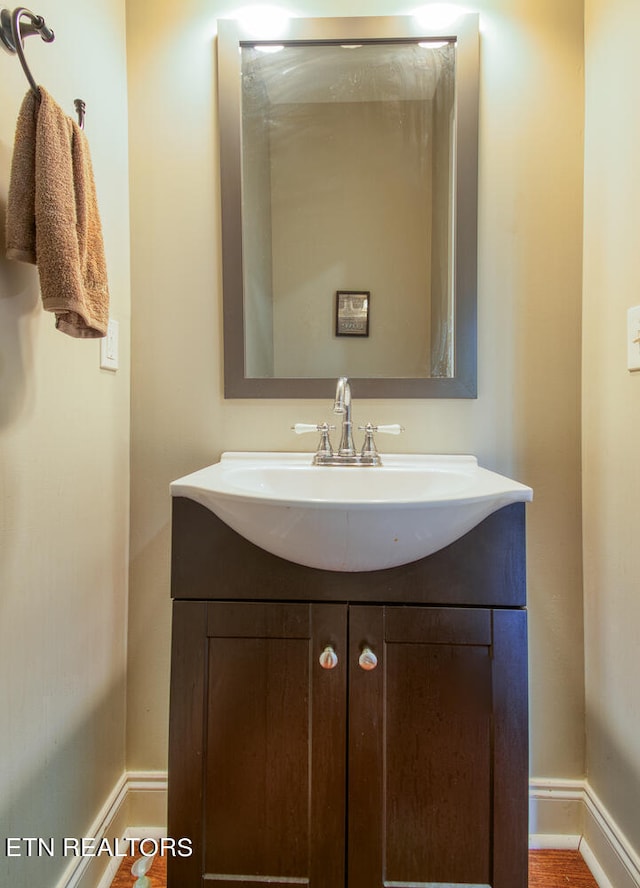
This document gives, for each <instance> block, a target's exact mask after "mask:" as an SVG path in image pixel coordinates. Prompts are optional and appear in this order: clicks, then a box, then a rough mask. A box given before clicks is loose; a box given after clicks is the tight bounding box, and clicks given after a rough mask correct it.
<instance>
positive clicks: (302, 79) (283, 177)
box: [218, 15, 478, 398]
mask: <svg viewBox="0 0 640 888" xmlns="http://www.w3.org/2000/svg"><path fill="white" fill-rule="evenodd" d="M269 36H270V37H271V39H265V38H264V37H263V38H262V39H261V38H260V34H252V33H250V26H247V25H243V24H242V23H241V22H240V21H237V20H223V21H219V22H218V76H219V108H220V158H221V190H222V258H223V298H224V350H225V362H224V364H225V396H226V397H230V398H243V397H247V398H254V397H270V398H280V397H289V398H313V397H327V396H330V395H331V393H332V387H333V385H334V382H335V378H336V377H338V376H349V377H351V378H352V380H353V385H354V390H355V392H356V394H357V396H358V397H381V398H383V397H403V398H411V397H416V398H431V397H442V398H473V397H475V396H476V239H477V128H478V17H477V15H472V16H462V17H460V18H459V19H457V20H456V21H455V23H454V25H453V26H449V27H448V28H446V29H432V28H424V27H421V26H420V25H419V24H418V23H417V21H416V20H415V19H414V18H413V17H393V18H368V17H367V18H337V19H332V18H322V19H288V20H287V22H286V25H284V32H283V33H282V35H278V36H277V37H272V36H271V35H269Z"/></svg>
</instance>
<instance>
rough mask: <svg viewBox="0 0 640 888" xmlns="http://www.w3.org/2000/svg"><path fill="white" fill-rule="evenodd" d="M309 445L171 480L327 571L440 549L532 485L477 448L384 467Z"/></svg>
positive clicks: (267, 541)
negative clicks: (314, 450) (342, 461)
mask: <svg viewBox="0 0 640 888" xmlns="http://www.w3.org/2000/svg"><path fill="white" fill-rule="evenodd" d="M311 459H312V455H311V454H309V453H223V454H222V458H221V460H220V462H219V463H215V464H214V465H212V466H208V467H207V468H206V469H201V470H200V471H198V472H194V473H193V474H191V475H186V476H185V477H184V478H180V479H178V480H177V481H174V482H173V483H172V484H171V494H172V495H173V496H184V497H188V498H189V499H192V500H195V501H196V502H197V503H200V504H201V505H203V506H206V508H207V509H210V510H211V511H212V512H213V513H214V514H216V515H217V516H218V518H221V519H222V521H224V522H225V524H228V525H229V527H231V528H233V530H235V531H237V532H238V533H239V534H240V535H241V536H243V537H245V539H247V540H250V541H251V542H252V543H255V544H256V545H257V546H260V547H261V548H262V549H266V550H267V552H272V553H273V554H274V555H279V556H280V557H281V558H286V559H287V560H288V561H294V562H297V563H298V564H304V565H306V566H307V567H317V568H321V569H323V570H338V571H363V570H381V569H383V568H387V567H396V566H397V565H399V564H407V563H408V562H410V561H416V560H417V559H419V558H424V557H425V556H426V555H431V554H432V553H433V552H437V550H438V549H442V548H443V547H444V546H447V545H449V543H452V542H454V540H457V539H458V538H459V537H461V536H463V535H464V534H465V533H467V532H468V531H469V530H471V528H473V527H475V525H476V524H479V523H480V522H481V521H482V520H483V519H484V518H486V517H487V515H490V514H491V513H492V512H495V511H496V510H497V509H500V508H502V506H506V505H508V504H509V503H514V502H524V501H527V500H531V499H532V497H533V491H532V490H531V488H530V487H526V486H525V485H524V484H519V483H518V482H517V481H512V480H510V479H509V478H505V477H504V476H503V475H498V474H496V473H495V472H490V471H488V470H487V469H482V468H480V466H478V461H477V460H476V458H475V457H473V456H433V455H427V454H402V455H401V454H385V455H384V456H383V461H384V465H383V466H379V467H368V466H367V467H353V466H349V467H345V466H337V467H336V466H312V465H311Z"/></svg>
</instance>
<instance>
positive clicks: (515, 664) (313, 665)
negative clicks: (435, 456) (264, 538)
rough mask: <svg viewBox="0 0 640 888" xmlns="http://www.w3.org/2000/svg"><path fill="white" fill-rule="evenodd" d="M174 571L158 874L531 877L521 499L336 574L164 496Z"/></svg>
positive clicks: (328, 881) (504, 884)
mask: <svg viewBox="0 0 640 888" xmlns="http://www.w3.org/2000/svg"><path fill="white" fill-rule="evenodd" d="M172 583H173V595H174V599H175V600H174V616H173V620H174V622H173V642H172V680H171V723H170V756H169V824H168V826H169V835H170V836H172V837H174V838H180V837H188V838H190V839H191V840H192V843H193V854H192V855H191V856H190V857H186V858H181V857H175V858H169V860H168V879H169V881H168V888H196V886H197V888H201V886H205V885H210V884H215V885H218V886H220V888H239V886H246V888H249V886H260V885H265V886H266V885H269V886H275V888H290V886H291V885H309V886H310V888H400V886H402V888H411V886H416V888H436V886H440V888H442V886H453V885H461V886H462V885H466V886H467V888H469V886H476V888H479V886H482V888H484V886H491V888H525V886H526V885H527V845H528V836H527V833H528V830H527V796H528V792H527V788H528V779H527V773H528V768H527V668H526V664H527V641H526V611H525V610H524V594H525V586H524V583H525V579H524V507H523V505H522V504H516V505H513V506H508V507H506V508H505V509H502V510H501V511H500V512H497V513H495V514H494V515H492V516H490V517H489V518H488V519H486V520H485V521H484V522H482V524H481V525H479V526H478V527H477V528H475V529H474V530H473V531H471V532H470V533H469V534H467V535H466V536H465V537H463V538H462V539H461V540H459V541H458V542H456V543H454V544H452V545H451V546H449V547H447V549H444V550H441V552H438V553H435V554H434V555H432V556H430V557H429V558H425V559H423V560H422V561H420V562H414V563H413V564H411V565H405V566H403V567H399V568H393V569H390V570H386V571H378V572H375V573H369V574H362V573H360V574H338V573H334V572H326V571H319V570H314V569H310V568H305V567H301V566H299V565H294V564H290V563H289V562H285V561H283V560H282V559H279V558H276V557H275V556H272V555H269V554H268V553H266V552H264V551H262V550H261V549H258V548H256V547H255V546H253V545H252V544H250V543H248V542H247V541H245V540H243V539H242V538H240V537H239V536H238V535H237V534H235V533H234V532H233V531H231V530H230V529H229V528H228V527H227V526H226V525H224V524H223V523H222V522H221V521H219V519H217V518H216V517H215V516H214V515H213V514H211V513H210V512H208V511H207V510H206V509H204V508H203V507H202V506H199V505H197V504H196V503H194V502H191V501H189V500H186V499H181V498H176V499H175V500H174V524H173V565H172ZM478 599H484V600H478ZM327 648H330V649H331V651H333V652H335V655H336V657H337V662H335V665H334V666H333V668H323V666H322V665H321V664H320V657H321V654H322V653H323V651H325V649H327ZM365 649H369V651H370V652H373V655H374V658H373V659H374V660H375V659H376V658H377V663H376V664H375V665H374V668H363V665H364V666H369V667H371V666H372V665H373V663H372V658H371V655H370V654H368V653H367V655H366V656H365V657H364V659H362V654H363V650H365ZM361 660H362V662H361ZM325 665H327V664H326V663H325Z"/></svg>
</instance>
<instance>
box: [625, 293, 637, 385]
mask: <svg viewBox="0 0 640 888" xmlns="http://www.w3.org/2000/svg"><path fill="white" fill-rule="evenodd" d="M627 367H628V368H629V370H640V305H636V306H634V308H630V309H629V310H628V311H627Z"/></svg>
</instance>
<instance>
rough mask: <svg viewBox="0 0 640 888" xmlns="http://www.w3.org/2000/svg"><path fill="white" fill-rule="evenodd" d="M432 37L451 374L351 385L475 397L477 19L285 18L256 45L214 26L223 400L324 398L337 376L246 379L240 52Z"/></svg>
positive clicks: (241, 31) (222, 23) (236, 28)
mask: <svg viewBox="0 0 640 888" xmlns="http://www.w3.org/2000/svg"><path fill="white" fill-rule="evenodd" d="M434 38H441V39H443V40H444V39H448V40H455V41H456V173H455V245H454V257H455V269H454V293H455V295H454V318H455V320H454V324H455V329H454V362H455V363H454V375H453V376H452V377H448V378H446V379H443V378H420V379H409V378H400V377H394V378H380V377H377V378H357V379H355V378H354V379H352V380H351V382H352V385H353V389H354V393H355V395H356V396H357V397H358V398H475V397H477V381H476V377H477V216H478V213H477V206H478V197H477V195H478V72H479V38H478V15H476V14H473V15H463V16H460V17H459V18H457V19H456V20H455V22H453V23H452V24H451V25H449V26H447V27H445V28H425V27H423V26H421V25H419V24H418V22H417V20H416V19H414V18H413V17H412V16H389V17H386V16H384V17H377V16H374V17H368V16H367V17H364V16H363V17H358V18H312V19H308V18H292V19H289V26H288V31H287V34H286V36H283V37H282V39H281V38H278V39H270V40H260V39H256V36H255V34H250V33H248V32H247V31H246V29H245V28H244V27H243V25H242V24H241V23H240V22H239V21H237V20H235V19H222V20H219V21H218V107H219V126H220V172H221V183H220V187H221V209H222V286H223V303H224V312H223V314H224V394H225V397H226V398H327V397H331V396H332V395H333V392H334V389H335V379H333V378H331V379H329V378H327V379H319V378H318V379H316V378H314V379H311V378H281V377H270V378H257V377H255V378H254V377H247V376H245V337H244V287H243V265H242V175H241V170H242V158H241V145H242V142H241V125H242V120H241V113H242V108H241V92H240V87H241V77H240V47H241V46H242V45H245V44H247V45H251V46H255V45H256V44H257V43H284V44H291V43H323V42H324V43H342V42H347V41H357V42H359V43H360V42H361V43H365V42H367V43H376V42H378V43H388V42H391V41H394V40H397V41H400V42H401V41H408V40H410V41H412V42H415V41H416V40H419V39H424V40H429V39H431V40H433V39H434Z"/></svg>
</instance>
